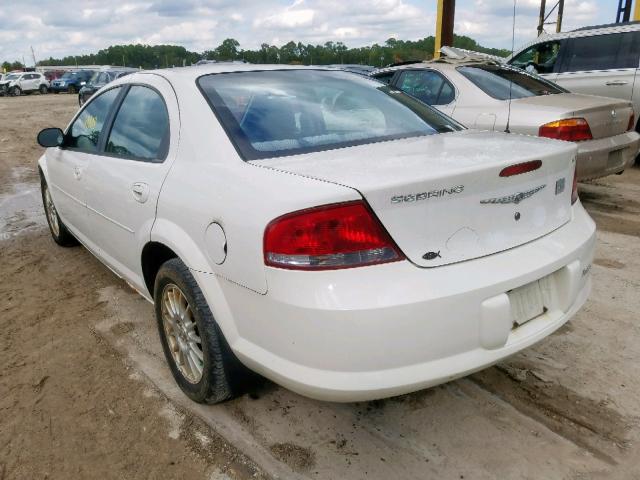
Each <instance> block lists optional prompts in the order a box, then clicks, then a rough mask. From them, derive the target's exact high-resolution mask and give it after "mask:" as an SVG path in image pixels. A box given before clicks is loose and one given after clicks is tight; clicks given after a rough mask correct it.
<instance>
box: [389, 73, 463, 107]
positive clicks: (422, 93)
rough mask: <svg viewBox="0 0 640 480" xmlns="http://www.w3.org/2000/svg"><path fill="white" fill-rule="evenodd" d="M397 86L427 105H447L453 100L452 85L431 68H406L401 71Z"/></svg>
mask: <svg viewBox="0 0 640 480" xmlns="http://www.w3.org/2000/svg"><path fill="white" fill-rule="evenodd" d="M398 86H399V87H400V89H401V90H402V91H403V92H406V93H408V94H409V95H411V96H413V97H416V98H417V99H418V100H420V101H422V102H424V103H426V104H427V105H447V104H449V103H451V102H453V100H454V97H455V91H454V89H453V86H452V85H451V84H450V83H449V82H448V81H447V80H446V79H445V78H444V77H443V76H442V75H441V74H440V73H438V72H436V71H433V70H408V71H406V72H402V74H401V75H400V81H399V82H398Z"/></svg>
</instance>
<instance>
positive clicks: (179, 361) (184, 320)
mask: <svg viewBox="0 0 640 480" xmlns="http://www.w3.org/2000/svg"><path fill="white" fill-rule="evenodd" d="M162 326H163V328H164V333H165V337H166V340H167V344H168V346H169V351H170V352H171V356H172V358H173V361H174V363H175V365H176V367H177V368H178V370H179V371H180V373H181V374H182V376H183V377H184V378H185V379H186V380H187V381H188V382H189V383H193V384H195V383H198V382H199V381H200V380H201V379H202V373H203V370H204V353H203V351H202V339H201V338H200V334H199V332H198V326H197V325H196V322H195V318H194V317H193V310H192V309H191V306H190V305H189V302H188V301H187V298H186V297H185V295H184V293H182V290H180V288H178V286H177V285H175V284H173V283H169V284H167V285H166V286H165V287H164V290H163V291H162Z"/></svg>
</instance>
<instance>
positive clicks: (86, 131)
mask: <svg viewBox="0 0 640 480" xmlns="http://www.w3.org/2000/svg"><path fill="white" fill-rule="evenodd" d="M119 93H120V88H113V89H111V90H108V91H106V92H104V93H103V94H101V95H100V96H98V97H96V98H95V99H93V100H92V101H91V102H90V103H89V104H88V105H87V106H86V108H85V109H84V110H83V111H82V112H81V113H80V115H78V118H76V119H75V121H74V122H73V124H72V125H71V128H70V129H69V130H68V132H67V135H66V137H65V143H64V146H65V147H67V148H72V149H78V150H82V151H84V152H96V151H97V150H98V142H99V140H100V133H101V132H102V127H103V126H104V122H105V120H106V119H107V115H108V114H109V110H110V109H111V106H112V105H113V102H114V101H115V100H116V97H117V96H118V94H119Z"/></svg>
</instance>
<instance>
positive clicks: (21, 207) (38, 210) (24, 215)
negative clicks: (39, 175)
mask: <svg viewBox="0 0 640 480" xmlns="http://www.w3.org/2000/svg"><path fill="white" fill-rule="evenodd" d="M46 225H47V219H46V217H45V214H44V211H43V209H42V199H41V197H40V186H39V185H37V184H33V183H16V184H13V185H12V186H11V191H10V192H8V193H3V194H0V241H3V240H8V239H10V238H13V237H17V236H20V235H25V234H28V233H31V232H35V231H38V230H41V229H42V228H43V227H45V226H46Z"/></svg>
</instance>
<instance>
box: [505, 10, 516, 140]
mask: <svg viewBox="0 0 640 480" xmlns="http://www.w3.org/2000/svg"><path fill="white" fill-rule="evenodd" d="M516 2H517V0H513V24H512V26H511V57H513V51H514V49H515V39H516ZM512 88H513V80H509V110H508V111H507V127H506V128H505V129H504V132H505V133H511V131H510V130H509V123H510V121H511V90H512Z"/></svg>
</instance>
